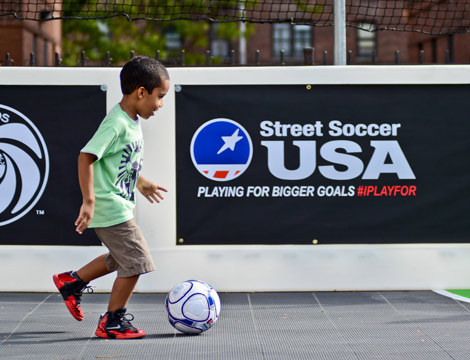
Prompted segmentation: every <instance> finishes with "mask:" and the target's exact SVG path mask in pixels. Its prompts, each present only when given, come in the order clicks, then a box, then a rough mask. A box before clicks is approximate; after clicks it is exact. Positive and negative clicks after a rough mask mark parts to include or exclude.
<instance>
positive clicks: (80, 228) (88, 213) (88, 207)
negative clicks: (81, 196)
mask: <svg viewBox="0 0 470 360" xmlns="http://www.w3.org/2000/svg"><path fill="white" fill-rule="evenodd" d="M94 210H95V204H91V203H85V202H84V203H83V204H82V207H81V208H80V214H79V215H78V218H77V220H76V221H75V226H76V229H75V231H76V232H78V233H79V234H83V232H84V231H85V230H86V228H87V227H88V225H90V222H91V219H93V213H94Z"/></svg>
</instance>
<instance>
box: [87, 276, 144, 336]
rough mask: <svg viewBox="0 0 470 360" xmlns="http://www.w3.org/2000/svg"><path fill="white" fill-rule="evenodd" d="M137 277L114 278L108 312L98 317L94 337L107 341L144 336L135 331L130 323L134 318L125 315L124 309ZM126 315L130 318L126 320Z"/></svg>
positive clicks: (138, 330) (142, 332)
mask: <svg viewBox="0 0 470 360" xmlns="http://www.w3.org/2000/svg"><path fill="white" fill-rule="evenodd" d="M139 276H140V275H134V276H129V277H118V278H116V280H115V281H114V285H113V289H112V291H111V296H110V298H109V304H108V311H107V312H106V313H105V314H103V315H101V317H100V321H99V322H98V328H97V329H96V331H95V334H96V336H99V337H102V338H107V339H138V338H143V337H144V336H145V335H146V334H145V332H144V331H143V330H140V329H136V328H135V327H134V326H133V325H132V324H131V323H130V320H133V319H134V317H133V316H132V315H131V314H126V310H127V309H126V307H125V306H126V305H127V303H128V301H129V299H130V297H131V295H132V293H133V291H134V288H135V285H136V283H137V280H138V279H139ZM126 315H128V316H131V317H130V318H127V317H126Z"/></svg>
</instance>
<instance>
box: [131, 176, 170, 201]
mask: <svg viewBox="0 0 470 360" xmlns="http://www.w3.org/2000/svg"><path fill="white" fill-rule="evenodd" d="M137 189H139V191H140V193H141V194H142V195H143V196H145V197H146V198H147V200H148V201H150V202H151V203H152V204H153V202H154V201H156V202H157V203H159V202H160V200H163V199H164V197H163V195H162V194H161V192H160V191H164V192H168V190H167V189H165V188H164V187H163V186H160V185H157V184H155V183H153V182H151V181H149V180H147V179H145V178H144V177H143V176H140V177H139V181H137Z"/></svg>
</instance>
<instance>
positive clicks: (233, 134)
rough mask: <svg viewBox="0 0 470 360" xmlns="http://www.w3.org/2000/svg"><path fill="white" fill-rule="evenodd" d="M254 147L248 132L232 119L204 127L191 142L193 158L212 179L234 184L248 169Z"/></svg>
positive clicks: (200, 169)
mask: <svg viewBox="0 0 470 360" xmlns="http://www.w3.org/2000/svg"><path fill="white" fill-rule="evenodd" d="M252 156H253V145H252V143H251V138H250V135H249V134H248V132H247V131H246V130H245V129H244V128H243V126H241V125H240V124H238V123H237V122H235V121H233V120H230V119H222V118H220V119H213V120H210V121H208V122H206V123H204V124H202V125H201V126H200V127H199V129H197V131H196V132H195V133H194V136H193V139H192V141H191V159H192V160H193V164H194V166H195V167H196V169H197V170H198V171H199V172H200V173H201V174H202V175H204V176H205V177H207V178H208V179H211V180H214V181H230V180H233V179H235V178H237V177H239V176H240V175H241V174H243V172H244V171H245V170H246V169H247V168H248V166H249V165H250V162H251V158H252Z"/></svg>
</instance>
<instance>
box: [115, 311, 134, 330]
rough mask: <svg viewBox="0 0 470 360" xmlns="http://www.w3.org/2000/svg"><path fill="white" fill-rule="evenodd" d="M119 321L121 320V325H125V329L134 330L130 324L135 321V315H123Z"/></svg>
mask: <svg viewBox="0 0 470 360" xmlns="http://www.w3.org/2000/svg"><path fill="white" fill-rule="evenodd" d="M119 320H120V322H121V324H122V325H123V327H125V328H133V327H134V326H132V324H131V323H130V322H131V321H132V320H134V315H132V314H129V313H126V314H122V315H120V316H119Z"/></svg>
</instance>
